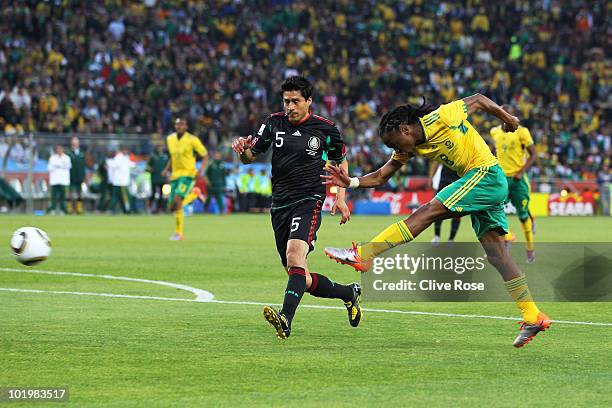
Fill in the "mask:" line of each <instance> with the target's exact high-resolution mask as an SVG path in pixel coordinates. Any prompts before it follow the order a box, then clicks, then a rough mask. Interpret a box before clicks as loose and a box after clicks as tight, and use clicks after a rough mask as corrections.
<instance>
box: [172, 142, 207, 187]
mask: <svg viewBox="0 0 612 408" xmlns="http://www.w3.org/2000/svg"><path fill="white" fill-rule="evenodd" d="M166 143H167V144H168V152H169V153H170V159H171V160H172V177H171V179H172V180H176V179H177V178H179V177H195V176H196V174H197V169H196V157H195V154H194V153H197V154H199V155H200V156H202V157H205V156H206V155H207V154H208V152H207V151H206V148H205V147H204V145H203V144H202V142H201V141H200V139H198V137H197V136H194V135H192V134H191V133H189V132H185V133H184V134H183V136H182V137H181V138H180V139H179V138H178V137H177V135H176V132H175V133H172V134H171V135H169V136H168V137H167V138H166Z"/></svg>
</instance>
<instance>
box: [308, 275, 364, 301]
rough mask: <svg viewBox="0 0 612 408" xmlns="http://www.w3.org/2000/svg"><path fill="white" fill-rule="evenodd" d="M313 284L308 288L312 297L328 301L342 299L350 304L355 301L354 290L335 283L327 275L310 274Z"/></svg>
mask: <svg viewBox="0 0 612 408" xmlns="http://www.w3.org/2000/svg"><path fill="white" fill-rule="evenodd" d="M310 276H311V277H312V284H311V285H310V288H308V292H310V294H311V295H312V296H315V297H322V298H328V299H342V300H343V301H344V302H348V301H349V300H351V299H353V288H352V287H350V286H348V285H341V284H339V283H334V282H332V281H331V280H329V278H328V277H327V276H325V275H321V274H318V273H312V272H311V273H310Z"/></svg>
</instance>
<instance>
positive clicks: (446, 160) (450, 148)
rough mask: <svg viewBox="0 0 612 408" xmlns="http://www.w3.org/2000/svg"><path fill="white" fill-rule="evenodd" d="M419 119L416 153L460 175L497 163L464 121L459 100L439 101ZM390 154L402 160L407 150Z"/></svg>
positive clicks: (463, 107) (476, 133)
mask: <svg viewBox="0 0 612 408" xmlns="http://www.w3.org/2000/svg"><path fill="white" fill-rule="evenodd" d="M419 120H420V122H421V126H423V133H424V134H425V143H422V144H420V145H418V146H416V152H417V155H419V156H425V157H427V158H429V159H432V160H436V161H437V162H439V163H442V164H444V165H445V166H446V167H448V168H450V169H451V170H453V171H455V172H456V173H457V174H458V175H459V176H460V177H463V175H464V174H465V173H467V172H468V171H470V170H472V169H475V168H477V167H485V166H493V165H495V164H497V159H496V158H495V156H493V153H491V150H490V149H489V146H487V144H486V142H485V141H484V139H483V138H482V137H481V136H480V134H479V133H478V132H477V131H476V130H475V129H474V128H473V127H472V125H471V124H470V122H468V120H467V106H466V104H465V102H463V100H459V101H455V102H451V103H447V104H446V105H442V106H440V107H439V108H438V109H436V110H435V111H433V112H431V113H429V114H427V115H425V116H423V117H422V118H420V119H419ZM391 158H392V159H393V160H396V161H399V162H400V163H403V164H406V163H407V162H408V160H409V159H410V154H408V153H398V152H394V153H393V156H392V157H391Z"/></svg>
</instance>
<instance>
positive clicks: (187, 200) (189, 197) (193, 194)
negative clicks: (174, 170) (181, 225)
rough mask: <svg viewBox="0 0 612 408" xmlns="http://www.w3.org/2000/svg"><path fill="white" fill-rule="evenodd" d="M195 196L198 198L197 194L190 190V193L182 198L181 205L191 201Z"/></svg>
mask: <svg viewBox="0 0 612 408" xmlns="http://www.w3.org/2000/svg"><path fill="white" fill-rule="evenodd" d="M196 198H198V195H197V194H196V193H194V192H193V191H192V192H191V193H189V194H187V195H186V196H185V198H184V199H183V205H187V204H189V203H191V202H192V201H193V200H195V199H196Z"/></svg>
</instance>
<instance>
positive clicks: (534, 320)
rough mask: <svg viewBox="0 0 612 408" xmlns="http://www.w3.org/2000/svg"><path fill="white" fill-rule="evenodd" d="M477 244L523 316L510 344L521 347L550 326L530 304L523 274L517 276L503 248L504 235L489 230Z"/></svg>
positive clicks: (530, 299) (515, 269) (545, 316)
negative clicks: (497, 273) (482, 249)
mask: <svg viewBox="0 0 612 408" xmlns="http://www.w3.org/2000/svg"><path fill="white" fill-rule="evenodd" d="M480 242H481V244H482V247H483V248H484V250H485V252H486V254H487V260H488V261H489V263H491V265H493V266H494V267H495V269H497V270H498V271H499V273H500V274H501V276H502V279H503V280H504V285H505V286H506V290H507V291H508V293H509V294H510V296H512V298H513V299H514V301H515V302H516V304H517V306H518V308H519V310H520V311H521V314H522V315H523V322H521V329H520V333H519V335H518V336H517V337H516V339H515V340H514V342H513V346H514V347H517V348H518V347H522V346H524V345H525V344H527V343H529V342H530V341H531V340H532V339H533V338H534V337H535V336H536V335H537V334H538V333H539V332H541V331H544V330H546V329H548V328H549V327H550V318H549V317H548V316H547V315H546V314H544V313H542V312H541V311H540V309H538V307H537V306H536V304H535V302H534V301H533V298H532V297H531V293H530V292H529V287H528V286H527V280H526V278H525V275H523V274H522V273H521V271H520V269H519V268H518V266H517V265H516V264H515V263H514V261H513V260H512V258H511V257H510V255H509V253H508V251H507V249H506V247H505V239H504V235H503V234H502V233H501V232H499V231H495V230H490V231H488V232H487V233H485V234H484V235H483V236H482V237H481V238H480Z"/></svg>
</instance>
